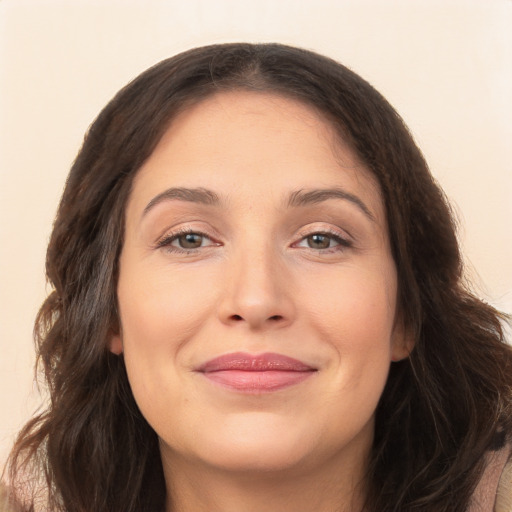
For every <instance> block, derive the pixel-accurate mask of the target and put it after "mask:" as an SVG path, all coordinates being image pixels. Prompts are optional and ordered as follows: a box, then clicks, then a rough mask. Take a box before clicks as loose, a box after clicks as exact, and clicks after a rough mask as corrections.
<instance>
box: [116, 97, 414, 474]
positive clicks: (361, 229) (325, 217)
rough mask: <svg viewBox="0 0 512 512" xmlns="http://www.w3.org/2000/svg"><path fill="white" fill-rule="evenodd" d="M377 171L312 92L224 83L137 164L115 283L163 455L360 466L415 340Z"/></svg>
mask: <svg viewBox="0 0 512 512" xmlns="http://www.w3.org/2000/svg"><path fill="white" fill-rule="evenodd" d="M396 297H397V278H396V270H395V265H394V262H393V258H392V256H391V252H390V246H389V240H388V234H387V227H386V218H385V212H384V206H383V201H382V197H381V194H380V191H379V186H378V185H377V183H376V181H375V179H373V178H372V176H371V175H370V173H369V172H368V171H367V170H366V169H365V168H364V166H363V165H362V164H361V163H360V162H359V161H358V159H357V158H356V157H355V155H354V154H353V152H352V151H350V150H349V149H348V147H346V146H345V145H344V144H343V143H342V142H341V141H339V140H338V139H337V137H336V136H335V134H334V131H333V129H332V128H331V126H330V125H329V124H328V123H327V122H326V120H325V119H323V118H322V117H321V116H320V115H319V114H318V113H317V112H316V111H314V110H313V109H312V108H310V107H307V106H305V105H303V104H301V103H299V102H297V101H294V100H290V99H285V98H283V97H280V96H277V95H271V94H262V93H254V92H224V93H220V94H217V95H215V96H213V97H211V98H209V99H207V100H204V101H203V102H201V103H199V104H198V105H196V106H194V107H192V108H190V109H188V110H187V111H186V112H184V113H182V114H180V115H179V116H178V117H177V118H175V119H174V121H173V122H172V124H171V126H170V128H169V129H168V130H167V132H166V133H165V134H164V136H163V138H162V139H161V141H160V142H159V144H158V145H157V147H156V149H155V150H154V152H153V153H152V155H151V156H150V158H149V159H148V160H147V161H146V162H145V164H144V165H143V167H142V168H141V170H140V171H139V173H138V174H137V176H136V178H135V181H134V185H133V190H132V193H131V196H130V199H129V202H128V205H127V211H126V233H125V242H124V247H123V249H122V254H121V259H120V275H119V284H118V300H119V310H120V321H121V331H120V333H119V335H116V336H114V337H113V338H112V340H111V350H112V351H114V352H120V351H123V352H124V358H125V362H126V368H127V371H128V377H129V380H130V384H131V387H132V390H133V394H134V396H135V399H136V401H137V403H138V405H139V407H140V410H141V411H142V414H143V415H144V416H145V418H146V419H147V421H148V422H149V424H150V425H151V426H152V427H153V428H154V430H155V431H156V432H157V434H158V436H159V438H160V440H161V449H162V456H163V460H164V465H165V464H166V463H167V462H169V463H174V464H179V462H180V461H181V462H182V463H183V462H187V463H194V464H199V465H207V466H208V467H210V468H212V467H214V468H222V469H224V470H226V469H228V470H242V469H247V470H251V469H257V470H260V469H264V470H272V469H280V470H286V469H287V468H290V469H291V468H297V467H299V466H300V467H303V468H311V467H314V466H315V465H319V464H325V463H326V461H330V462H332V463H334V464H340V465H343V467H347V464H348V465H349V466H348V467H350V464H358V463H360V462H361V460H363V459H364V458H365V456H366V455H367V453H368V450H369V447H370V445H371V442H372V436H373V417H374V412H375V408H376V406H377V402H378V400H379V397H380V395H381V393H382V390H383V387H384V384H385V382H386V378H387V375H388V369H389V365H390V361H391V359H392V358H396V359H398V358H401V357H405V356H406V355H407V343H406V340H405V339H404V333H403V330H402V329H401V328H400V327H399V326H400V322H399V321H397V311H396Z"/></svg>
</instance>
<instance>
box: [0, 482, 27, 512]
mask: <svg viewBox="0 0 512 512" xmlns="http://www.w3.org/2000/svg"><path fill="white" fill-rule="evenodd" d="M0 512H22V508H21V506H20V505H18V504H16V503H15V502H14V501H13V500H12V496H11V493H10V492H9V488H8V487H6V486H5V485H4V484H3V483H1V482H0Z"/></svg>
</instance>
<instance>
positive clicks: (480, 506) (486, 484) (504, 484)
mask: <svg viewBox="0 0 512 512" xmlns="http://www.w3.org/2000/svg"><path fill="white" fill-rule="evenodd" d="M511 448H512V447H511V446H510V445H509V444H506V445H505V446H503V447H502V448H500V449H497V450H495V451H489V452H488V453H487V455H486V457H485V458H486V461H485V470H484V472H483V475H482V477H481V478H480V481H479V482H478V485H477V486H476V489H475V492H474V493H473V497H472V499H471V504H470V507H469V508H468V512H512V483H511V477H512V460H511Z"/></svg>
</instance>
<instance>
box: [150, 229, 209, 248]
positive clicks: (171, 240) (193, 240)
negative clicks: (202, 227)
mask: <svg viewBox="0 0 512 512" xmlns="http://www.w3.org/2000/svg"><path fill="white" fill-rule="evenodd" d="M213 245H218V244H217V243H215V242H214V241H212V239H211V238H210V237H209V236H208V235H206V234H204V233H200V232H197V231H183V232H178V233H169V234H167V235H166V236H164V237H163V238H162V239H161V240H160V241H159V242H158V243H157V247H158V248H160V247H165V248H166V249H167V250H168V251H171V252H173V251H175V252H180V251H183V252H187V251H194V250H196V249H200V248H202V247H209V246H213Z"/></svg>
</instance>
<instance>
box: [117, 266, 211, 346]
mask: <svg viewBox="0 0 512 512" xmlns="http://www.w3.org/2000/svg"><path fill="white" fill-rule="evenodd" d="M128 270H129V269H127V272H126V276H128V275H129V276H130V277H129V278H127V277H125V276H121V278H120V284H119V287H118V297H119V307H120V315H121V325H122V326H123V341H124V345H125V351H126V350H127V349H128V350H136V351H137V352H140V353H142V352H148V356H151V355H152V354H154V355H156V354H155V352H154V349H155V348H161V349H162V350H167V351H169V350H170V351H173V350H175V349H176V346H177V345H179V344H180V342H181V341H182V340H183V339H186V338H189V337H190V336H191V335H192V334H193V333H194V332H195V331H197V330H199V329H200V328H201V326H202V324H203V323H204V322H205V321H206V319H207V317H208V315H209V314H210V312H211V309H212V305H213V304H214V303H215V289H216V287H215V286H205V283H207V282H208V281H207V278H206V276H203V275H201V274H200V273H197V272H196V273H193V272H192V273H190V272H186V273H185V272H178V271H176V270H174V269H172V268H168V267H167V268H166V267H164V268H155V267H151V266H150V268H149V269H148V270H146V271H144V269H143V270H142V271H139V272H137V273H134V272H131V273H130V272H129V271H128ZM210 282H211V280H210ZM127 345H128V346H127ZM149 349H151V350H149Z"/></svg>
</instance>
